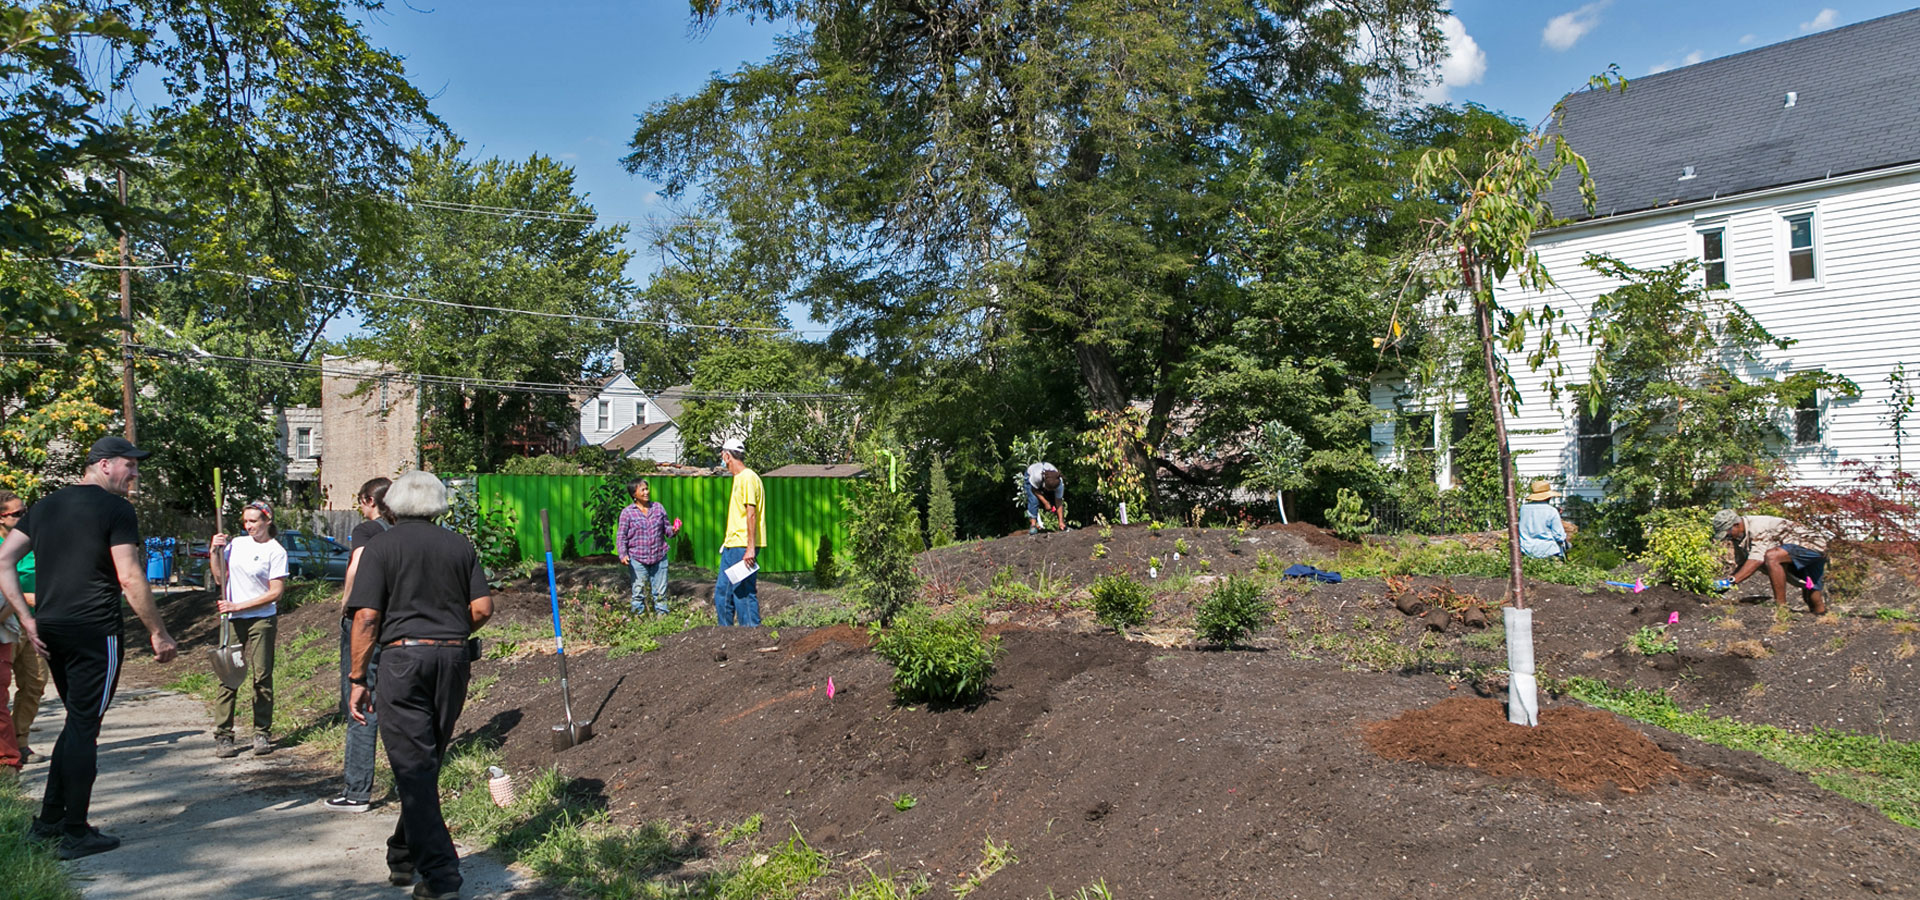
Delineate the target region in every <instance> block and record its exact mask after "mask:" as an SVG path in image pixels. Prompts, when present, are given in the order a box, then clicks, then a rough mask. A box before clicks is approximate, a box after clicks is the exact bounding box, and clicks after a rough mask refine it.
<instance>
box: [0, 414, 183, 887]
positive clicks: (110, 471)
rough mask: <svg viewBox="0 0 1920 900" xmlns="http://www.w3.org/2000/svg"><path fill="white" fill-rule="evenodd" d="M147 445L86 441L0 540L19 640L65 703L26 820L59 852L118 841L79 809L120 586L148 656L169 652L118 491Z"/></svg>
mask: <svg viewBox="0 0 1920 900" xmlns="http://www.w3.org/2000/svg"><path fill="white" fill-rule="evenodd" d="M149 455H151V454H149V453H148V451H145V450H142V449H140V448H138V447H135V446H134V445H133V444H132V443H130V442H128V441H126V440H125V439H123V438H117V437H105V438H101V439H100V440H98V441H96V442H94V445H93V450H92V452H91V453H89V454H88V455H87V469H86V474H84V475H83V476H81V479H80V483H79V484H76V485H74V486H72V487H69V488H62V489H61V490H58V491H54V492H53V493H52V494H50V495H48V496H47V498H46V499H44V500H41V501H40V502H39V503H36V504H34V505H33V508H32V509H31V510H29V511H28V512H27V515H26V518H24V519H22V520H21V521H20V524H19V525H17V526H15V527H14V529H13V533H11V534H9V535H7V538H6V540H5V541H4V542H0V594H4V595H5V596H6V600H7V602H8V603H9V604H12V606H13V610H14V614H15V615H17V616H19V617H20V630H21V634H22V637H24V638H25V641H26V642H27V643H31V644H32V645H34V646H35V647H38V648H39V649H40V651H41V652H42V653H44V654H45V655H46V657H47V669H48V673H49V675H51V676H52V679H53V684H54V687H55V688H57V689H58V690H59V692H60V700H61V702H63V703H64V704H65V705H66V710H67V721H66V725H65V726H64V727H62V728H61V729H60V738H59V740H58V741H57V742H56V743H55V744H54V746H53V755H52V756H50V757H48V759H49V763H48V766H47V794H46V799H45V800H44V801H42V803H41V806H40V816H39V817H38V818H36V819H34V821H33V834H34V835H35V836H36V837H40V838H44V839H49V840H52V839H57V840H58V841H59V844H58V847H57V850H58V853H59V855H60V858H62V859H78V858H80V857H82V856H91V855H92V854H95V853H103V852H105V851H108V850H112V849H113V848H115V847H118V846H120V839H119V838H117V837H114V836H112V835H109V834H102V833H101V832H100V829H98V828H94V827H93V826H91V825H89V824H87V809H88V807H89V805H90V804H91V803H92V800H93V780H94V777H95V775H96V774H97V773H98V769H99V743H100V721H101V719H102V718H103V717H104V716H105V715H106V713H107V704H109V703H111V702H112V701H113V690H114V687H115V686H116V685H117V684H118V683H119V680H120V660H121V658H122V655H123V651H122V649H121V647H120V630H121V620H120V597H121V595H122V594H125V595H126V598H127V601H128V603H130V604H132V606H133V611H134V614H136V615H138V616H139V617H140V621H141V622H142V623H143V624H145V625H146V626H147V634H148V638H149V641H150V643H151V644H152V645H153V655H154V657H155V658H156V659H158V660H159V661H161V662H163V663H164V662H171V661H172V660H173V656H174V652H175V647H174V643H173V636H172V635H170V634H168V633H167V626H166V624H165V623H163V622H162V621H160V610H159V608H158V607H156V606H154V603H153V594H152V593H151V592H149V591H148V590H147V567H146V564H145V563H146V560H145V559H144V558H143V554H142V553H141V552H140V523H139V520H138V518H137V517H136V516H135V515H134V512H133V504H131V503H128V502H127V499H126V495H127V493H128V492H129V491H130V490H132V488H133V481H134V479H135V478H136V477H138V476H139V474H140V464H139V461H140V460H142V459H145V458H146V457H148V456H149ZM28 551H35V556H34V558H35V560H37V561H38V563H39V575H38V581H39V585H38V590H36V591H35V592H34V595H35V606H34V608H32V609H29V608H28V607H27V603H26V598H25V597H24V596H22V595H21V593H20V579H19V576H18V575H17V574H16V573H15V572H14V564H15V563H17V562H19V560H20V558H21V557H23V556H26V555H27V553H28Z"/></svg>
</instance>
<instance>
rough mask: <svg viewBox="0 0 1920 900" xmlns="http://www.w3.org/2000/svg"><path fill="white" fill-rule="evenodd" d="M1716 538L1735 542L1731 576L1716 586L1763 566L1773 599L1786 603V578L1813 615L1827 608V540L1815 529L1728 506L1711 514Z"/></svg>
mask: <svg viewBox="0 0 1920 900" xmlns="http://www.w3.org/2000/svg"><path fill="white" fill-rule="evenodd" d="M1713 540H1714V543H1719V542H1720V541H1729V542H1731V543H1732V544H1733V577H1731V578H1725V579H1721V580H1720V582H1719V583H1718V584H1717V585H1716V586H1717V587H1719V588H1720V589H1721V590H1731V589H1732V588H1733V586H1734V585H1736V584H1739V583H1740V582H1742V581H1745V580H1746V579H1747V576H1749V575H1752V574H1753V573H1755V572H1758V571H1760V570H1761V569H1765V570H1766V572H1767V581H1768V582H1769V583H1770V584H1772V586H1773V602H1774V604H1775V605H1777V606H1786V605H1787V580H1788V579H1789V578H1791V579H1792V580H1793V582H1794V584H1796V585H1799V586H1800V596H1801V598H1802V599H1804V600H1805V601H1806V603H1807V608H1808V609H1810V610H1812V611H1813V614H1814V615H1825V614H1826V612H1827V598H1826V593H1825V590H1826V581H1825V580H1824V576H1825V575H1826V573H1827V542H1826V539H1825V538H1822V537H1821V536H1820V535H1818V534H1816V533H1814V532H1813V531H1812V530H1811V529H1808V528H1806V527H1805V526H1803V525H1801V524H1799V523H1798V522H1794V521H1792V520H1790V519H1782V518H1780V517H1778V516H1743V515H1740V514H1739V513H1736V512H1734V511H1733V510H1730V509H1723V510H1721V511H1719V512H1717V513H1714V514H1713Z"/></svg>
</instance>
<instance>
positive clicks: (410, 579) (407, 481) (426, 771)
mask: <svg viewBox="0 0 1920 900" xmlns="http://www.w3.org/2000/svg"><path fill="white" fill-rule="evenodd" d="M386 500H387V510H388V512H390V513H392V514H393V517H394V519H395V520H396V521H395V524H394V526H393V527H392V528H390V529H388V530H387V531H386V533H385V534H382V535H381V536H380V538H379V539H378V540H375V541H371V542H369V543H368V544H367V545H366V549H365V550H364V551H362V552H361V553H360V554H359V557H360V568H359V571H357V572H355V573H354V578H353V587H352V595H351V597H350V598H349V599H348V600H347V605H348V607H349V608H350V609H351V611H352V612H353V669H352V671H351V673H350V674H349V676H348V681H349V682H350V683H351V684H352V685H353V696H352V703H351V706H352V710H353V718H354V720H355V721H359V722H365V721H366V712H367V710H368V708H369V707H370V706H371V705H372V704H373V703H374V702H376V699H377V702H378V703H379V715H378V720H379V723H380V740H382V741H384V742H385V743H386V745H387V762H388V763H389V764H391V766H392V768H393V787H394V793H396V794H398V795H399V796H400V823H399V825H397V826H396V827H395V828H394V832H393V836H392V837H390V838H388V839H387V875H388V879H389V880H390V881H391V882H392V883H394V884H396V885H401V886H405V885H408V884H411V883H412V882H413V879H414V876H415V874H418V875H419V878H420V883H419V884H416V885H414V889H413V896H414V897H415V898H417V900H458V898H459V896H460V885H461V878H460V857H459V855H458V854H457V853H456V852H455V850H454V848H453V837H452V835H450V834H448V833H447V821H446V819H445V818H444V817H443V816H442V815H441V813H440V763H441V762H442V761H443V760H444V759H445V758H446V753H447V744H448V743H449V742H451V741H452V740H453V728H454V725H455V724H456V723H457V722H458V721H459V720H460V709H461V707H463V706H465V705H466V702H467V675H468V664H469V660H468V657H467V638H468V636H469V635H471V634H473V632H475V631H478V630H479V629H480V626H482V625H485V624H486V622H487V619H489V618H491V617H492V616H493V596H492V591H491V589H489V588H488V587H487V579H486V575H485V574H484V573H482V571H481V569H480V555H479V553H477V552H476V551H475V550H474V548H473V542H471V541H469V540H467V539H466V538H465V537H462V536H461V535H460V534H458V533H456V532H452V531H448V530H447V529H445V528H441V527H440V526H438V525H435V524H433V519H434V518H435V517H437V516H439V515H440V514H441V513H444V512H446V510H447V489H446V486H445V485H442V484H441V483H440V479H438V478H435V477H434V476H432V475H429V474H427V473H425V472H408V473H406V474H405V475H402V476H400V477H399V479H397V480H396V481H394V483H393V485H392V486H391V487H389V488H387V496H386ZM375 646H378V647H379V648H380V684H379V690H378V691H372V690H370V689H369V687H368V684H367V665H368V663H369V661H370V660H371V659H372V657H373V649H374V647H375Z"/></svg>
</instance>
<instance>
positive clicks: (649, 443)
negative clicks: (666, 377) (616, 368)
mask: <svg viewBox="0 0 1920 900" xmlns="http://www.w3.org/2000/svg"><path fill="white" fill-rule="evenodd" d="M689 389H690V386H689V385H679V386H677V387H670V388H667V389H666V390H664V391H660V392H657V393H652V394H649V393H648V392H646V391H643V390H641V389H640V386H639V385H637V384H634V383H633V379H632V378H631V377H629V376H628V375H627V373H625V372H617V373H615V374H613V375H612V376H610V377H609V378H607V380H606V381H604V382H601V384H600V387H599V388H598V389H597V390H595V391H594V392H593V393H592V394H591V395H590V396H588V397H587V398H586V400H585V401H583V402H582V403H581V404H580V443H581V445H583V446H589V447H601V448H604V449H606V450H609V451H612V452H615V453H618V454H620V455H621V456H623V457H625V458H628V459H651V460H655V461H658V462H679V461H680V460H681V458H682V457H683V455H684V452H683V451H684V445H683V444H682V442H681V438H680V424H679V418H680V413H681V409H682V407H683V403H684V400H683V398H682V395H683V393H684V392H685V391H687V390H689Z"/></svg>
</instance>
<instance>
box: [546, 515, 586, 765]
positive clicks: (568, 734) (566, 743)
mask: <svg viewBox="0 0 1920 900" xmlns="http://www.w3.org/2000/svg"><path fill="white" fill-rule="evenodd" d="M540 543H541V545H542V546H544V547H546V550H547V599H548V600H549V601H550V602H551V603H552V604H553V653H554V655H555V656H558V657H560V704H561V706H562V707H563V708H565V709H566V711H567V723H566V724H565V725H555V726H553V752H555V753H559V752H560V751H562V750H565V749H567V748H568V747H571V746H573V745H575V744H578V743H580V742H582V741H585V740H586V739H587V738H590V737H593V720H592V719H588V720H586V721H584V722H582V721H578V720H575V719H574V717H573V690H572V689H571V688H570V687H568V686H567V645H566V642H565V641H564V640H562V639H561V637H560V587H559V585H557V584H555V583H554V580H553V528H552V526H550V525H549V524H548V523H547V511H546V510H544V509H543V510H541V511H540Z"/></svg>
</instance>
